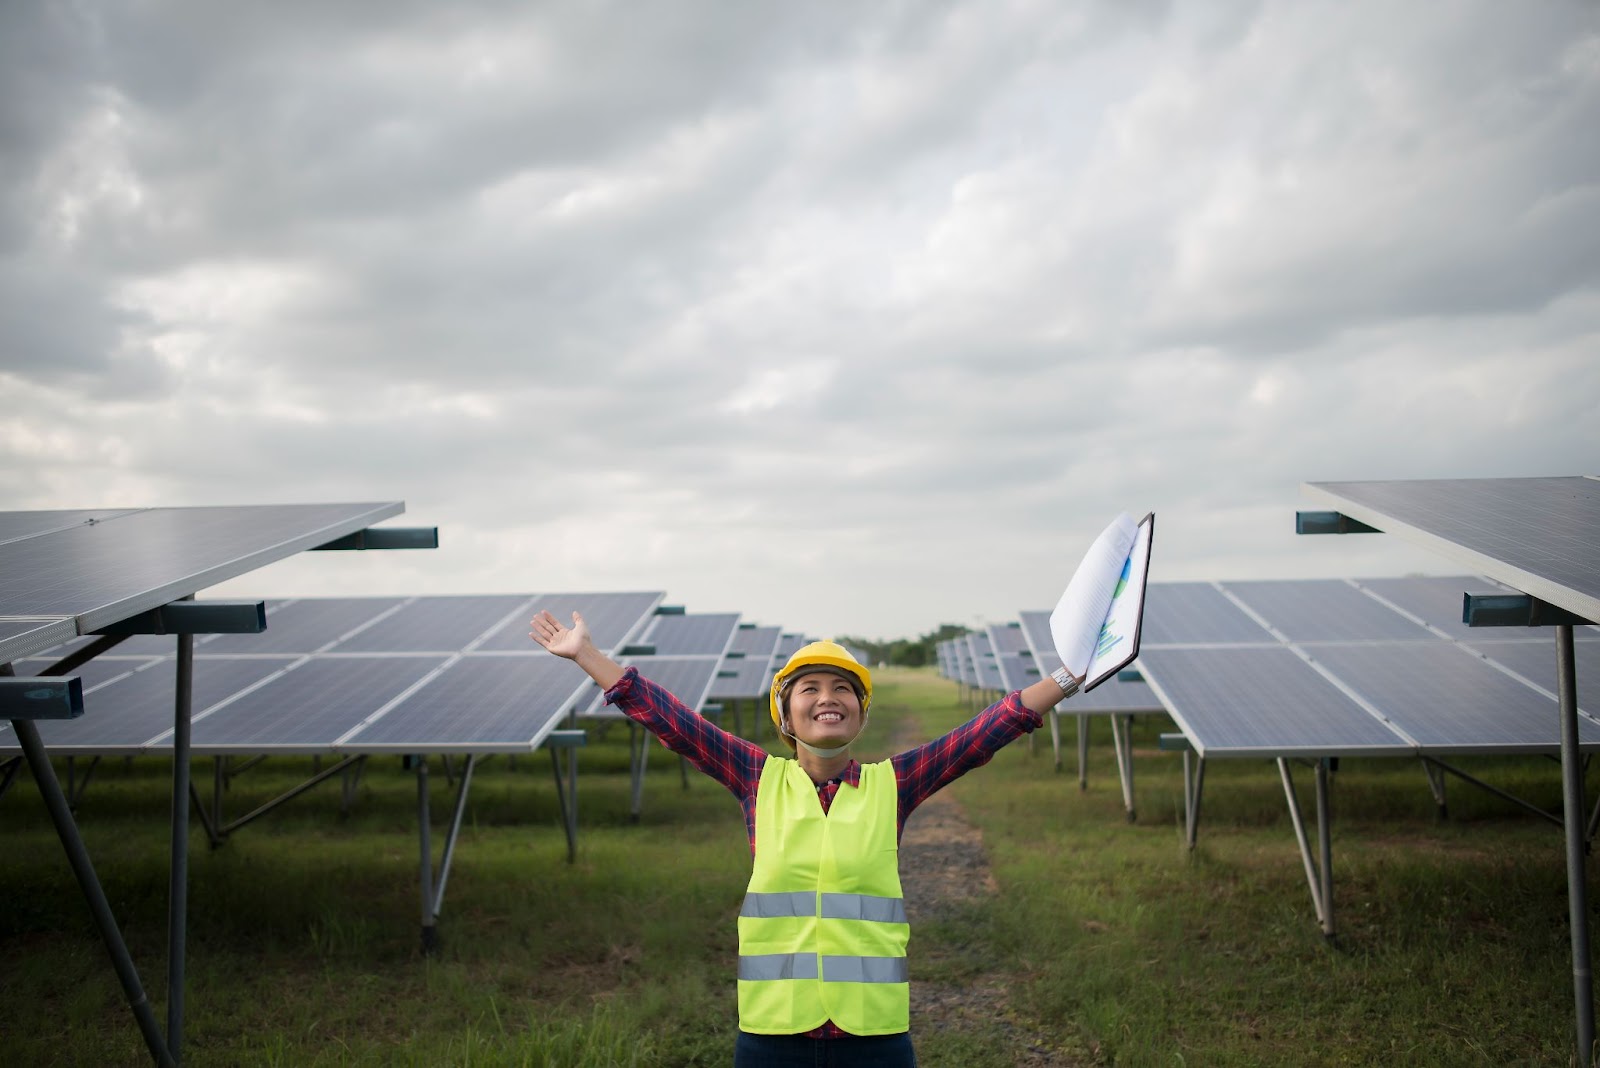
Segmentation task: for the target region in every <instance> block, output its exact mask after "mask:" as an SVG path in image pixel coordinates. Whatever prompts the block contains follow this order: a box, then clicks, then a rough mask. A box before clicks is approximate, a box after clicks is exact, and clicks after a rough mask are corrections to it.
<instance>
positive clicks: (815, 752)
mask: <svg viewBox="0 0 1600 1068" xmlns="http://www.w3.org/2000/svg"><path fill="white" fill-rule="evenodd" d="M788 718H789V717H788V716H785V717H784V719H786V720H787V719H788ZM779 729H781V730H783V733H784V735H785V736H786V737H788V739H789V740H790V741H791V742H793V743H794V744H795V745H797V746H799V747H800V748H801V749H804V750H805V751H806V752H808V753H810V754H811V755H812V756H814V757H820V758H822V759H823V760H831V759H832V758H834V757H836V756H843V755H844V754H845V753H846V752H847V751H848V750H849V749H850V747H851V746H852V745H855V744H856V738H859V737H861V734H862V732H863V731H865V730H866V729H867V717H866V716H864V715H863V716H862V717H861V730H859V731H856V737H855V738H852V739H850V740H849V741H848V742H845V743H844V744H843V745H841V746H837V747H836V748H833V749H824V748H822V747H821V746H820V745H812V744H811V743H810V742H802V741H801V740H800V739H799V738H796V737H795V735H794V732H792V731H790V730H787V729H784V728H782V727H780V728H779Z"/></svg>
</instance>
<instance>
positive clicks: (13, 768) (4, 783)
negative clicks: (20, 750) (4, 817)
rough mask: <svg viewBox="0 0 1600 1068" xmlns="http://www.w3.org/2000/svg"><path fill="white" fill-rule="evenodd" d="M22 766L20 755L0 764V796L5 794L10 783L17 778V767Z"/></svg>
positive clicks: (9, 787)
mask: <svg viewBox="0 0 1600 1068" xmlns="http://www.w3.org/2000/svg"><path fill="white" fill-rule="evenodd" d="M20 767H22V758H21V757H12V758H11V759H10V760H8V761H6V762H5V763H4V764H3V765H0V797H4V796H6V791H7V790H9V789H11V784H12V782H14V781H15V780H16V778H17V769H18V768H20Z"/></svg>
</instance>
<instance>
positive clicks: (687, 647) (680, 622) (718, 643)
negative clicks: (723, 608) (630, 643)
mask: <svg viewBox="0 0 1600 1068" xmlns="http://www.w3.org/2000/svg"><path fill="white" fill-rule="evenodd" d="M738 626H739V614H738V613H737V612H705V613H685V614H683V615H667V616H657V617H656V618H655V620H654V621H653V622H652V623H651V625H650V627H649V629H648V630H646V631H645V633H644V636H643V637H642V638H641V639H640V641H641V642H642V643H643V644H646V645H653V646H655V650H656V652H655V655H657V656H714V657H721V656H722V655H723V654H724V653H726V652H727V650H728V643H729V642H730V641H732V640H733V634H734V631H735V630H736V629H737V628H738Z"/></svg>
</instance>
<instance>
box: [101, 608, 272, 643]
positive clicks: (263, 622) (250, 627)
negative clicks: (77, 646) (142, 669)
mask: <svg viewBox="0 0 1600 1068" xmlns="http://www.w3.org/2000/svg"><path fill="white" fill-rule="evenodd" d="M266 629H267V604H266V602H265V601H172V602H170V603H168V604H164V605H160V606H158V607H156V608H152V609H150V610H149V611H148V612H140V613H139V614H138V615H136V616H129V617H128V618H127V619H124V620H122V621H120V622H118V623H112V624H111V625H109V626H106V627H102V628H100V629H99V630H97V631H94V633H95V634H104V635H107V636H111V637H127V636H128V635H130V634H260V633H261V632H262V631H264V630H266Z"/></svg>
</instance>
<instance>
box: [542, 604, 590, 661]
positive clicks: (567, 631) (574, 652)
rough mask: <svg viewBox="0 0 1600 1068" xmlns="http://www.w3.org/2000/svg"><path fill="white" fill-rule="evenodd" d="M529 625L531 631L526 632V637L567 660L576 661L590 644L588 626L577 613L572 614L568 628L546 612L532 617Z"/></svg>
mask: <svg viewBox="0 0 1600 1068" xmlns="http://www.w3.org/2000/svg"><path fill="white" fill-rule="evenodd" d="M529 625H530V626H531V627H532V628H533V629H532V630H531V631H529V632H528V637H530V638H532V639H533V640H534V641H536V642H538V643H539V644H540V645H542V646H544V647H545V648H546V649H548V650H550V651H551V652H552V653H554V654H556V655H557V656H564V657H566V658H567V659H568V660H576V659H577V657H578V654H579V653H581V652H583V650H584V647H585V646H588V645H589V644H590V642H589V624H587V623H585V622H584V621H583V616H582V615H580V614H579V613H578V612H573V613H572V626H570V627H566V626H562V624H561V621H560V620H558V619H557V618H556V617H555V616H553V615H551V614H550V613H549V611H548V610H546V611H543V612H540V613H539V614H538V615H536V616H534V617H533V619H532V620H531V621H530V622H529Z"/></svg>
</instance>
